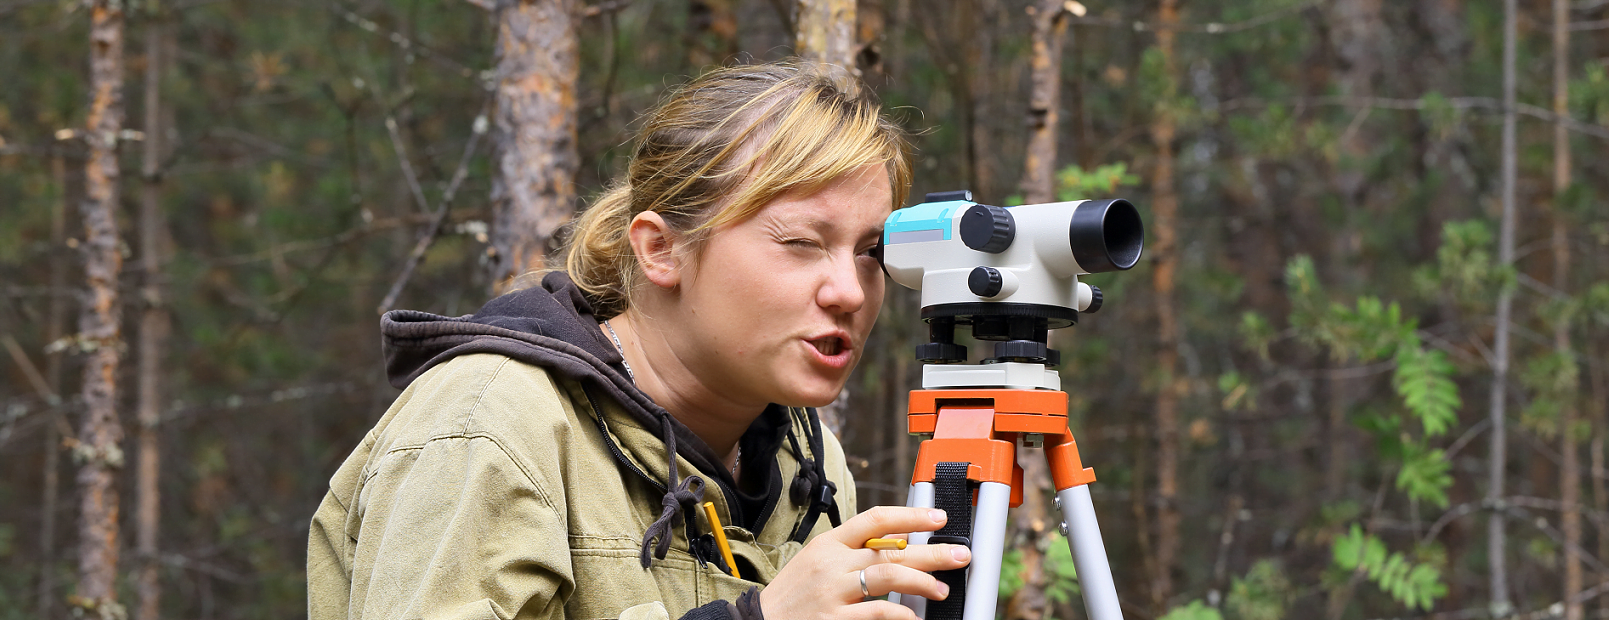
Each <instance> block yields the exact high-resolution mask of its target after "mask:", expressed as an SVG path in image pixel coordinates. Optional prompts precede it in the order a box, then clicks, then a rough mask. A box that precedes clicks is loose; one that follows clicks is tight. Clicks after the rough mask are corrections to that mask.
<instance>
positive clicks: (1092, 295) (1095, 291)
mask: <svg viewBox="0 0 1609 620" xmlns="http://www.w3.org/2000/svg"><path fill="white" fill-rule="evenodd" d="M1103 299H1105V297H1103V296H1102V295H1101V287H1099V286H1095V285H1090V287H1089V307H1088V308H1085V309H1084V311H1085V312H1095V311H1097V310H1100V309H1101V301H1102V300H1103Z"/></svg>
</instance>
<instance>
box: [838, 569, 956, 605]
mask: <svg viewBox="0 0 1609 620" xmlns="http://www.w3.org/2000/svg"><path fill="white" fill-rule="evenodd" d="M851 575H852V576H854V577H855V579H856V580H857V581H858V579H859V575H860V573H859V571H857V572H855V573H851ZM865 575H866V589H867V591H869V592H871V595H872V596H883V595H885V594H888V593H890V592H899V593H901V594H915V595H917V596H921V597H924V598H927V599H929V600H935V601H938V600H944V598H945V597H946V596H949V594H950V587H949V586H947V585H945V584H944V582H941V581H939V580H938V579H937V578H935V577H934V576H932V575H929V574H927V573H924V572H922V571H920V570H917V569H914V568H911V567H909V566H901V565H899V564H873V565H871V566H868V567H866V573H865ZM855 588H856V589H857V590H858V589H859V588H860V584H859V583H856V584H855Z"/></svg>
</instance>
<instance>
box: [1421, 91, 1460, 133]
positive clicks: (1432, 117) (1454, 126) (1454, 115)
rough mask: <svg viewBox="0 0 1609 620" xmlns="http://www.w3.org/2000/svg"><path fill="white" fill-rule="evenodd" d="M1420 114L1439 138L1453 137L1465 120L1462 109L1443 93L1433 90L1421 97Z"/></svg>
mask: <svg viewBox="0 0 1609 620" xmlns="http://www.w3.org/2000/svg"><path fill="white" fill-rule="evenodd" d="M1419 104H1420V107H1419V116H1420V117H1421V118H1423V119H1424V121H1425V124H1427V125H1429V126H1430V130H1431V131H1432V132H1434V133H1435V134H1436V138H1437V139H1439V140H1447V139H1450V138H1452V136H1453V133H1454V132H1456V131H1457V130H1458V127H1459V125H1460V124H1461V123H1462V122H1463V115H1462V113H1461V111H1460V110H1459V109H1458V108H1457V107H1455V106H1453V104H1452V102H1451V101H1449V100H1448V99H1447V97H1445V96H1443V95H1442V94H1441V93H1438V92H1435V91H1431V92H1429V93H1425V95H1424V96H1422V97H1420V98H1419Z"/></svg>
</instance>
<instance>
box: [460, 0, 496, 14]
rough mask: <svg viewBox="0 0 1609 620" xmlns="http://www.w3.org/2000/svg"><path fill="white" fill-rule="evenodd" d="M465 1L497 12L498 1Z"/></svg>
mask: <svg viewBox="0 0 1609 620" xmlns="http://www.w3.org/2000/svg"><path fill="white" fill-rule="evenodd" d="M464 2H468V3H470V4H473V5H475V6H478V7H480V8H482V9H484V10H487V11H494V12H495V11H496V10H497V3H496V2H494V1H493V0H464Z"/></svg>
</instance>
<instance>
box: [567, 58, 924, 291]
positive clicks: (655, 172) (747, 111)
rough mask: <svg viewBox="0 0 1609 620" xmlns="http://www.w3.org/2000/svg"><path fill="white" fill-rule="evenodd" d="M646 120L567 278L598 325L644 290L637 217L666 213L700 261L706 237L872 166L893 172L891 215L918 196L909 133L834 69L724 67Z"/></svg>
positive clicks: (589, 213)
mask: <svg viewBox="0 0 1609 620" xmlns="http://www.w3.org/2000/svg"><path fill="white" fill-rule="evenodd" d="M645 118H646V121H645V123H644V125H643V127H642V130H641V131H640V132H639V133H638V139H637V144H636V148H635V151H634V152H633V154H632V157H631V162H630V164H628V166H627V169H626V175H625V178H623V179H620V180H617V181H616V182H615V183H613V184H612V185H611V186H610V187H609V188H608V189H607V190H606V191H604V193H603V194H602V195H601V196H599V197H598V199H597V200H596V201H595V202H594V203H593V205H592V206H591V207H590V208H588V209H587V210H586V211H585V212H584V213H582V214H581V216H580V217H579V218H578V219H577V220H576V222H575V224H574V226H573V228H572V230H571V234H570V236H569V239H568V241H567V242H566V244H565V251H564V266H565V269H566V271H568V272H569V274H570V278H571V279H572V280H573V281H574V282H575V283H576V285H577V286H579V287H580V288H581V290H582V292H583V293H584V294H585V295H586V297H587V300H588V301H589V302H591V304H592V307H593V312H594V314H595V315H596V316H597V317H598V318H600V319H607V318H610V317H613V316H616V315H618V314H620V313H621V312H624V311H625V310H626V308H628V307H630V306H631V295H632V291H633V290H635V289H636V287H637V285H638V284H639V282H640V281H641V278H642V269H641V268H640V267H639V266H638V264H637V256H636V254H635V253H634V252H633V251H632V248H631V243H630V240H629V239H628V237H627V228H628V227H629V226H630V224H631V221H632V219H633V218H635V217H636V216H637V214H639V213H642V212H644V211H654V212H656V213H658V214H660V217H662V218H664V220H665V221H666V223H668V224H669V225H670V226H671V228H673V229H674V230H676V232H678V233H680V234H683V235H686V236H687V239H688V240H690V241H691V243H690V244H689V245H690V247H691V248H692V251H693V253H694V254H696V253H697V249H698V248H699V247H701V245H702V243H703V241H704V240H705V239H706V238H707V237H706V233H707V232H708V231H710V230H712V229H714V228H717V227H719V226H721V225H723V224H728V223H733V222H739V221H742V220H744V219H746V218H748V217H750V216H753V215H754V214H755V213H757V212H759V210H760V209H761V208H762V207H764V206H765V205H766V204H767V203H769V202H770V201H771V200H773V199H775V198H777V197H779V196H782V195H784V194H788V193H790V192H800V193H804V194H809V193H812V192H815V191H817V190H819V189H822V188H823V187H825V186H826V185H827V184H829V183H831V182H832V181H834V180H837V179H839V178H841V177H843V176H844V175H846V174H849V173H851V172H853V171H855V170H858V169H860V168H862V167H865V166H867V165H882V166H884V167H885V169H886V170H887V171H888V176H889V184H890V186H891V187H892V188H893V200H892V203H891V204H890V205H889V208H890V209H895V208H898V207H899V206H900V205H901V204H903V203H904V202H905V197H906V193H907V192H908V191H909V188H910V183H911V168H910V162H909V159H908V156H907V149H908V146H907V143H906V138H905V133H904V132H903V131H902V130H901V129H900V128H899V126H898V125H895V124H894V123H893V122H892V121H890V120H889V119H887V118H885V117H884V116H883V115H882V112H881V106H880V105H879V104H878V102H877V101H876V99H875V98H873V96H872V95H871V93H870V91H869V89H867V88H865V87H864V85H862V84H861V83H860V81H859V80H858V79H856V78H854V77H853V76H851V75H849V73H848V72H847V71H845V70H844V69H842V68H839V67H836V66H833V65H826V64H820V63H814V62H808V61H801V60H791V61H786V62H778V63H768V64H756V65H746V66H736V67H727V68H722V69H716V70H714V71H711V72H708V73H705V74H704V75H701V76H699V77H698V78H696V79H694V80H693V81H691V82H688V83H687V84H684V85H682V86H680V87H678V88H675V89H673V90H672V91H670V92H669V93H668V94H667V95H666V96H665V98H664V99H663V100H662V101H660V103H659V105H658V106H656V107H655V108H654V109H653V110H652V111H650V112H649V113H648V114H647V115H646V117H645Z"/></svg>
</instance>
